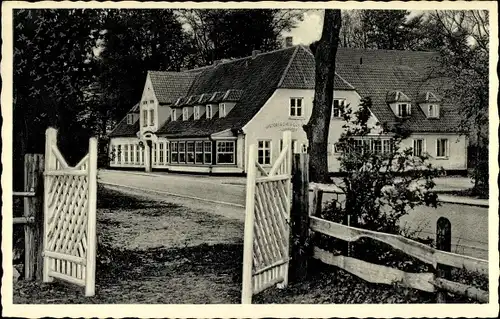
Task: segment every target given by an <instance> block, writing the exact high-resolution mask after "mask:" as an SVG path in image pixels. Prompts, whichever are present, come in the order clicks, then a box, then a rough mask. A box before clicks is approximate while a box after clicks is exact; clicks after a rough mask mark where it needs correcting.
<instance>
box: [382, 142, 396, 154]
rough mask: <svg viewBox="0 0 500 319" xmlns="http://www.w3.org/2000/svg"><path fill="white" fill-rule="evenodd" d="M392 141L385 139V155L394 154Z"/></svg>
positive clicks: (383, 143)
mask: <svg viewBox="0 0 500 319" xmlns="http://www.w3.org/2000/svg"><path fill="white" fill-rule="evenodd" d="M392 145H393V144H392V140H389V139H385V140H382V149H383V152H384V154H389V153H392Z"/></svg>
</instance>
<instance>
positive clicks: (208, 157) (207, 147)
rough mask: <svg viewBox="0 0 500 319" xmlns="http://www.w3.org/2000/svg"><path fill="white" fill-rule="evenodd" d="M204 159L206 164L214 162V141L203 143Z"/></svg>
mask: <svg viewBox="0 0 500 319" xmlns="http://www.w3.org/2000/svg"><path fill="white" fill-rule="evenodd" d="M203 157H204V158H203V160H204V163H205V164H212V142H210V141H206V142H204V143H203Z"/></svg>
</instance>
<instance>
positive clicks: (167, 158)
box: [165, 142, 170, 164]
mask: <svg viewBox="0 0 500 319" xmlns="http://www.w3.org/2000/svg"><path fill="white" fill-rule="evenodd" d="M165 163H166V164H168V163H170V142H165Z"/></svg>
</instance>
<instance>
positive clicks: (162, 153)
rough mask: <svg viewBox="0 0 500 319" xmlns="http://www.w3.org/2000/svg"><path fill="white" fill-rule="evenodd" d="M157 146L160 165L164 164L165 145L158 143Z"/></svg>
mask: <svg viewBox="0 0 500 319" xmlns="http://www.w3.org/2000/svg"><path fill="white" fill-rule="evenodd" d="M159 146H160V150H159V151H160V152H159V155H160V164H165V162H164V161H165V149H164V147H165V144H163V143H160V144H159Z"/></svg>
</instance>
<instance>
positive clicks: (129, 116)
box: [127, 114, 134, 125]
mask: <svg viewBox="0 0 500 319" xmlns="http://www.w3.org/2000/svg"><path fill="white" fill-rule="evenodd" d="M127 124H128V125H132V124H134V114H127Z"/></svg>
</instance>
